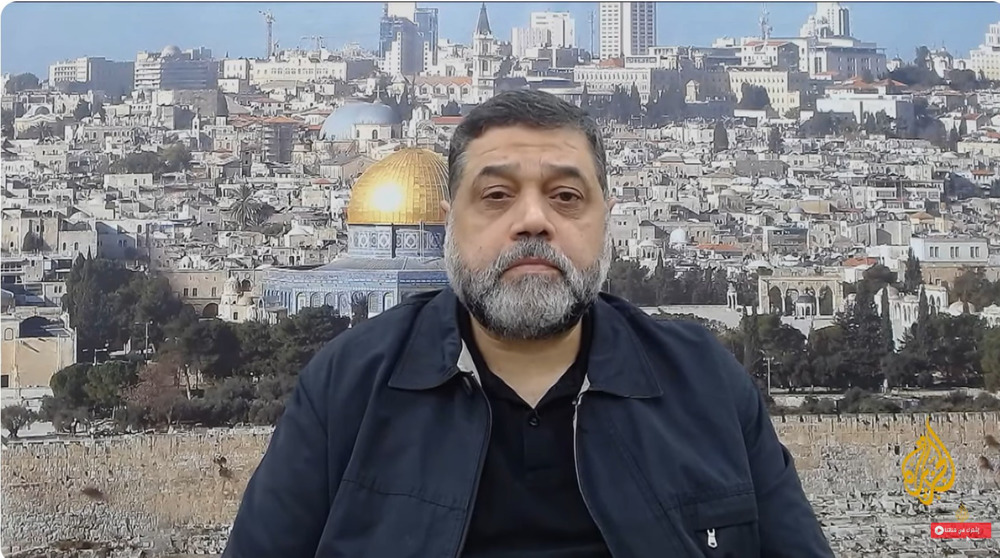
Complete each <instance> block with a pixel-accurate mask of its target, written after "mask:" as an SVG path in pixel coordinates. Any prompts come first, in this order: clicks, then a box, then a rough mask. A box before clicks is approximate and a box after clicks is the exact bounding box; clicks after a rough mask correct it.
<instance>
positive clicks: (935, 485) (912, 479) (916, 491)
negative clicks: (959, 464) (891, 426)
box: [902, 418, 955, 506]
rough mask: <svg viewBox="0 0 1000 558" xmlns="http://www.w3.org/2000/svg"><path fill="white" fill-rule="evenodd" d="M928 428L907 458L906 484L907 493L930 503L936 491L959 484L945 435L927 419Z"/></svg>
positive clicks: (923, 502)
mask: <svg viewBox="0 0 1000 558" xmlns="http://www.w3.org/2000/svg"><path fill="white" fill-rule="evenodd" d="M926 427H927V431H926V432H925V433H924V434H923V435H922V436H920V438H918V439H917V444H916V446H917V447H916V448H915V449H914V450H913V451H911V452H910V453H908V454H907V455H906V457H905V458H903V467H902V469H903V486H904V487H905V488H906V492H907V494H909V495H910V496H913V497H914V498H916V499H917V500H919V501H920V503H921V504H924V505H925V506H929V505H931V504H933V503H934V500H935V497H936V495H938V494H940V493H942V492H946V491H948V490H949V489H950V488H951V487H952V485H953V484H955V462H954V461H952V460H951V454H949V453H948V449H947V448H945V447H944V444H943V443H941V439H940V438H938V436H937V434H935V433H934V430H933V429H932V428H931V421H930V419H929V418H928V419H927V422H926Z"/></svg>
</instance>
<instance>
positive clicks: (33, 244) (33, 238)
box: [21, 231, 47, 252]
mask: <svg viewBox="0 0 1000 558" xmlns="http://www.w3.org/2000/svg"><path fill="white" fill-rule="evenodd" d="M46 249H47V247H46V246H45V241H44V240H42V237H41V235H39V234H38V233H36V232H34V231H28V232H27V233H26V234H25V235H24V240H23V241H22V242H21V251H22V252H41V251H43V250H46Z"/></svg>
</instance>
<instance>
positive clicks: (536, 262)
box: [507, 258, 559, 271]
mask: <svg viewBox="0 0 1000 558" xmlns="http://www.w3.org/2000/svg"><path fill="white" fill-rule="evenodd" d="M518 267H547V268H549V269H555V270H558V269H559V268H558V267H556V266H555V265H553V264H552V262H550V261H548V260H546V259H543V258H524V259H522V260H517V261H516V262H514V263H512V264H511V265H510V267H508V268H507V270H508V271H510V270H511V269H515V268H518Z"/></svg>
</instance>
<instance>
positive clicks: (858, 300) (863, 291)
mask: <svg viewBox="0 0 1000 558" xmlns="http://www.w3.org/2000/svg"><path fill="white" fill-rule="evenodd" d="M874 295H875V293H874V291H873V290H872V288H871V286H870V285H869V283H868V282H867V281H860V282H859V283H858V292H857V294H856V295H855V299H854V302H853V303H852V304H851V305H850V306H849V307H848V308H847V310H846V311H844V312H842V313H841V314H839V315H838V316H837V317H836V319H835V320H834V321H835V323H836V324H837V325H838V326H840V327H841V328H842V329H843V330H844V338H843V341H844V346H843V347H841V348H840V350H841V351H842V353H843V357H844V361H845V363H846V364H847V365H848V366H849V368H850V369H851V372H852V374H851V377H850V378H849V380H848V383H849V385H850V386H857V387H862V388H865V389H873V388H875V387H877V386H878V385H879V384H881V381H882V379H883V373H882V365H881V363H882V359H883V357H885V356H886V354H888V350H887V347H886V345H887V344H886V341H885V332H884V327H883V324H882V319H881V318H880V317H879V315H878V313H877V312H876V311H875V300H874Z"/></svg>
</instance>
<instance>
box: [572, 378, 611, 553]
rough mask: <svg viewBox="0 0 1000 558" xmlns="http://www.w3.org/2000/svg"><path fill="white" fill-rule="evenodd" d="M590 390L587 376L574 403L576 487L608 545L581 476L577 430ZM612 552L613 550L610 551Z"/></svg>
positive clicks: (609, 550)
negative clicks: (584, 401) (584, 399)
mask: <svg viewBox="0 0 1000 558" xmlns="http://www.w3.org/2000/svg"><path fill="white" fill-rule="evenodd" d="M589 389H590V378H588V377H587V376H584V377H583V386H581V387H580V392H579V393H577V394H576V401H574V402H573V465H574V467H575V469H576V485H577V487H578V488H579V490H580V497H581V498H582V499H583V506H584V507H585V508H586V509H587V513H589V514H590V517H591V518H592V519H593V520H594V524H595V525H597V530H598V531H600V532H601V536H602V537H604V543H605V544H608V537H607V535H606V534H605V533H604V530H603V529H601V523H600V521H598V520H597V517H596V516H595V515H594V512H593V510H592V509H591V507H590V503H589V502H587V493H586V491H584V489H583V477H581V476H580V450H579V448H580V444H579V441H578V439H579V432H578V428H577V422H578V419H579V415H580V402H581V401H583V394H584V393H586V392H587V390H589ZM608 552H611V549H610V548H609V549H608Z"/></svg>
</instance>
